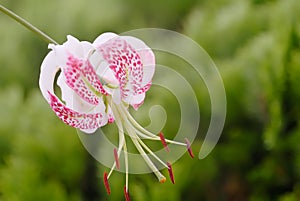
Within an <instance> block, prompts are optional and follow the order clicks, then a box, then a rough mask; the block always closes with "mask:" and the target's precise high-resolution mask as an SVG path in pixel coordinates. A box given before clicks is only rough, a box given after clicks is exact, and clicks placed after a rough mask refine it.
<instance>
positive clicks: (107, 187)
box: [103, 172, 110, 195]
mask: <svg viewBox="0 0 300 201" xmlns="http://www.w3.org/2000/svg"><path fill="white" fill-rule="evenodd" d="M103 180H104V186H105V189H106V192H107V194H108V195H110V186H109V183H108V178H107V173H106V172H104V174H103Z"/></svg>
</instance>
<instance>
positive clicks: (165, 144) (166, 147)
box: [159, 132, 170, 152]
mask: <svg viewBox="0 0 300 201" xmlns="http://www.w3.org/2000/svg"><path fill="white" fill-rule="evenodd" d="M159 137H160V141H161V143H162V144H163V146H164V148H165V150H166V151H167V152H170V149H169V147H168V144H167V142H166V138H165V136H164V134H163V133H162V132H160V133H159Z"/></svg>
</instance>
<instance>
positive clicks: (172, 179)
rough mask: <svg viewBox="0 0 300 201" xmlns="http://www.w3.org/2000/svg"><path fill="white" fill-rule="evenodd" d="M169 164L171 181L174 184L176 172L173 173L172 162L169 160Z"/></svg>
mask: <svg viewBox="0 0 300 201" xmlns="http://www.w3.org/2000/svg"><path fill="white" fill-rule="evenodd" d="M167 165H168V172H169V175H170V178H171V181H172V183H173V184H175V179H174V174H173V170H172V166H171V163H169V162H167Z"/></svg>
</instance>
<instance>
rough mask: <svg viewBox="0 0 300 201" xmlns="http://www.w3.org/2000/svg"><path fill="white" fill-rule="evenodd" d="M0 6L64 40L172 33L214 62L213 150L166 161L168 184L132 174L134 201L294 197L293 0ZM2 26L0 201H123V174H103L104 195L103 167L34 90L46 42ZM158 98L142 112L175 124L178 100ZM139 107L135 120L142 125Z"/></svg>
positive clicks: (298, 55)
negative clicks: (156, 30) (220, 87)
mask: <svg viewBox="0 0 300 201" xmlns="http://www.w3.org/2000/svg"><path fill="white" fill-rule="evenodd" d="M2 4H3V5H5V6H7V7H8V8H10V9H12V10H14V11H15V12H16V13H18V14H20V15H21V16H22V17H24V18H25V19H27V20H28V21H30V22H31V23H32V24H34V25H36V26H37V27H39V28H41V29H42V30H43V31H45V32H46V33H47V34H49V35H50V36H52V37H53V38H54V39H55V40H57V41H58V42H60V43H61V42H63V41H65V38H66V35H67V34H72V35H74V36H76V37H78V38H80V39H81V40H89V41H92V40H93V39H94V38H95V37H96V36H97V35H99V34H100V33H102V32H105V31H115V32H122V31H127V30H131V29H135V28H141V27H162V28H171V29H173V30H177V31H178V30H179V31H180V32H182V33H184V34H186V35H187V36H189V37H191V38H192V39H194V40H195V41H197V42H198V43H199V44H200V45H201V46H202V47H203V48H204V49H205V50H206V51H207V52H208V53H209V54H210V55H211V56H212V58H213V60H214V61H215V62H216V64H217V66H218V68H219V70H220V73H221V75H222V78H223V80H224V85H225V88H226V95H227V102H228V104H227V119H226V125H225V129H224V132H223V134H222V136H221V139H220V142H219V144H218V145H217V146H216V148H215V149H214V151H213V152H212V153H211V154H210V155H209V156H208V157H207V158H205V159H203V160H201V161H200V160H197V159H194V160H191V159H190V158H189V157H188V156H186V155H185V156H184V157H183V158H181V159H180V160H179V161H178V162H177V163H175V164H174V167H173V169H174V173H175V180H176V184H175V185H173V184H171V183H170V181H167V182H166V184H159V183H158V182H157V181H156V179H155V177H154V176H153V175H151V174H149V175H132V176H131V177H130V186H129V189H130V194H131V197H132V200H157V201H168V200H172V201H173V200H174V201H176V200H178V201H179V200H255V201H257V200H280V201H294V200H298V199H299V197H300V182H299V181H300V146H299V141H300V128H299V119H300V107H299V100H300V90H299V86H300V43H299V41H300V23H299V22H300V4H299V2H298V0H252V1H247V0H216V1H209V0H202V1H193V0H189V1H180V0H177V1H169V0H168V1H158V0H155V1H149V2H146V1H137V0H129V1H121V0H109V1H108V0H101V1H99V0H88V1H71V0H66V1H59V0H53V1H36V0H22V1H20V0H14V1H9V0H4V1H2ZM0 24H1V32H0V40H1V48H0V66H1V73H0V86H1V87H0V105H1V110H0V119H1V120H0V200H10V201H11V200H12V201H17V200H105V199H106V200H122V199H124V197H123V186H124V181H125V178H124V175H123V174H120V173H114V174H113V175H112V177H111V180H110V184H111V188H112V194H111V195H110V196H109V197H108V196H106V193H105V190H104V187H103V185H102V184H101V182H102V178H101V175H102V172H103V171H104V169H105V167H100V168H98V167H97V166H98V164H97V163H96V162H95V160H93V159H91V158H89V157H87V152H86V150H85V149H84V148H83V147H82V145H81V143H80V140H79V138H78V136H77V134H76V131H75V130H74V129H72V128H70V127H68V126H66V125H64V124H63V123H62V122H60V121H59V120H58V118H57V117H56V116H55V115H54V114H53V112H52V111H51V109H50V108H49V106H48V104H47V103H46V102H45V101H44V99H43V98H42V96H41V95H40V92H39V91H38V89H37V83H38V75H39V66H40V63H41V61H42V59H43V58H44V56H45V55H46V54H47V52H48V50H47V44H45V43H44V42H43V41H41V40H39V39H37V38H36V36H34V35H33V34H32V33H30V32H28V31H27V30H25V29H24V28H23V27H21V26H19V25H18V24H16V23H15V22H14V21H12V20H10V19H9V18H7V17H6V16H4V15H0ZM162 61H165V62H166V63H167V64H170V65H174V68H177V66H178V65H179V66H180V65H181V63H180V61H177V60H175V59H172V58H165V59H164V60H163V59H162ZM181 73H185V72H181ZM191 79H192V77H191ZM169 81H170V82H173V81H174V80H169ZM201 84H202V85H203V83H201ZM161 93H164V96H160V97H156V96H155V94H154V93H149V95H148V96H149V100H151V104H152V102H153V103H155V104H156V103H157V104H158V103H161V104H162V105H168V107H170V108H174V110H173V113H170V114H169V113H168V114H167V115H168V116H172V115H174V116H175V115H176V112H178V103H177V102H175V101H173V99H174V97H173V98H172V95H168V93H166V92H163V91H162V92H161ZM197 96H198V99H199V106H200V110H201V129H200V131H199V140H198V141H196V142H195V143H194V152H195V153H197V151H199V149H200V146H201V143H202V139H203V138H202V137H203V133H205V131H206V128H207V127H208V124H209V118H210V111H209V104H210V103H209V97H208V94H207V92H206V91H205V89H202V88H201V89H200V90H199V91H198V94H197ZM148 103H149V102H148ZM148 103H147V102H145V108H148V106H149V105H148ZM145 108H144V109H143V108H141V111H139V112H138V113H136V116H137V117H138V118H139V119H141V120H142V123H144V124H145V125H146V124H147V123H149V122H147V117H148V116H147V115H145V114H148V113H147V111H145V110H146V109H145ZM143 115H145V116H146V117H141V116H143ZM177 125H178V121H177V119H175V120H170V119H168V122H167V125H166V127H165V133H166V135H171V133H173V132H175V131H176V129H177V127H178V126H177ZM91 163H92V165H91ZM95 169H96V170H95ZM164 173H165V174H166V175H167V172H166V171H165V172H164ZM99 175H100V176H99Z"/></svg>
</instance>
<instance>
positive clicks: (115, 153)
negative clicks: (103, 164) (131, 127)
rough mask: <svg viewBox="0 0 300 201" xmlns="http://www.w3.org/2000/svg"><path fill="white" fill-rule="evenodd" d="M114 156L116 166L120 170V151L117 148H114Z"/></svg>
mask: <svg viewBox="0 0 300 201" xmlns="http://www.w3.org/2000/svg"><path fill="white" fill-rule="evenodd" d="M114 157H115V161H116V167H117V169H118V170H119V169H120V161H119V157H118V152H117V149H116V148H114Z"/></svg>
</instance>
